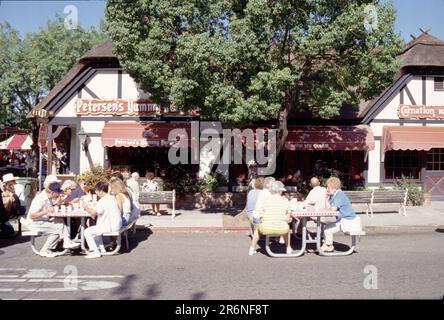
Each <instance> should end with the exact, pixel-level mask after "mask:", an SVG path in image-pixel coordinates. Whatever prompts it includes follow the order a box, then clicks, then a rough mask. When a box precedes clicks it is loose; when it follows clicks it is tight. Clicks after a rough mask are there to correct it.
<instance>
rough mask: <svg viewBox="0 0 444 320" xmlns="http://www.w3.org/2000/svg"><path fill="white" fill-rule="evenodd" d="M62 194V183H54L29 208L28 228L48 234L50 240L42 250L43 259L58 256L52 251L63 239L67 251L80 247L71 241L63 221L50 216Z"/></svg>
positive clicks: (37, 196) (36, 197)
mask: <svg viewBox="0 0 444 320" xmlns="http://www.w3.org/2000/svg"><path fill="white" fill-rule="evenodd" d="M62 192H63V191H62V189H61V188H60V183H58V182H52V183H50V184H49V185H48V186H47V187H46V188H45V189H44V190H43V191H42V192H40V193H39V194H37V195H36V196H35V198H34V199H33V200H32V203H31V206H30V207H29V211H28V216H27V219H26V221H27V223H26V225H27V226H28V228H29V229H30V230H32V231H38V232H43V233H44V234H48V239H47V240H46V242H45V244H44V245H43V247H42V249H41V250H40V255H41V256H42V257H47V258H52V257H55V256H57V254H56V253H55V252H52V251H51V249H54V248H55V247H56V246H57V243H58V242H59V239H60V238H62V239H63V248H65V249H75V248H78V247H79V246H80V244H79V243H75V242H73V241H72V240H71V239H70V237H69V232H68V229H67V227H66V226H65V224H64V221H63V219H61V218H50V217H49V216H48V214H49V213H51V212H53V211H54V203H55V201H56V200H57V198H58V197H59V195H60V194H61V193H62Z"/></svg>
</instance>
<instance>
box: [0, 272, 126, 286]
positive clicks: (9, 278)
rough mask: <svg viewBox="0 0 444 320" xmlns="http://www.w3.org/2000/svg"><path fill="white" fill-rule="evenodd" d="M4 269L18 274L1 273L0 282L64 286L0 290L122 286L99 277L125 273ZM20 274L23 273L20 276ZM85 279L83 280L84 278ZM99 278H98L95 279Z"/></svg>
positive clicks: (111, 277) (108, 277) (119, 276)
mask: <svg viewBox="0 0 444 320" xmlns="http://www.w3.org/2000/svg"><path fill="white" fill-rule="evenodd" d="M0 270H3V271H16V273H19V275H17V274H0V283H2V282H5V283H10V284H12V283H41V284H43V283H58V284H59V286H60V284H62V287H46V288H26V287H18V288H0V292H64V291H82V290H83V291H90V290H104V289H111V288H115V287H118V286H120V283H117V282H113V281H105V280H99V279H122V278H125V276H123V275H104V274H101V275H77V274H76V275H75V276H70V275H56V274H57V271H56V270H51V269H25V268H0ZM64 272H65V271H64ZM20 274H23V275H21V276H20ZM82 279H83V280H82ZM95 279H97V280H95Z"/></svg>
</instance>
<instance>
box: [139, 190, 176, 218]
mask: <svg viewBox="0 0 444 320" xmlns="http://www.w3.org/2000/svg"><path fill="white" fill-rule="evenodd" d="M139 203H140V204H171V205H172V206H173V216H172V218H174V217H175V216H176V209H175V206H176V190H173V191H152V192H140V194H139Z"/></svg>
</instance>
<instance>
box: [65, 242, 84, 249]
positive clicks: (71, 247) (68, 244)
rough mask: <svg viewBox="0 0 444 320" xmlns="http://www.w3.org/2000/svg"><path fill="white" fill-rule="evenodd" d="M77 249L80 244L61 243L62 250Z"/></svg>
mask: <svg viewBox="0 0 444 320" xmlns="http://www.w3.org/2000/svg"><path fill="white" fill-rule="evenodd" d="M78 247H80V243H77V242H74V241H71V242H68V243H63V248H64V249H77V248H78Z"/></svg>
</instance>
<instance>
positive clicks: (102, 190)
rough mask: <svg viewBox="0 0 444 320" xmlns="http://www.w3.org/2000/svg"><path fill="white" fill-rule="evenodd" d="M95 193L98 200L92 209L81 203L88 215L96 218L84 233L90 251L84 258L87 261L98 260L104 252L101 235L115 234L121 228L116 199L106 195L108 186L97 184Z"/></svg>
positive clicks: (101, 183)
mask: <svg viewBox="0 0 444 320" xmlns="http://www.w3.org/2000/svg"><path fill="white" fill-rule="evenodd" d="M95 192H96V194H97V196H98V197H99V198H100V200H99V201H98V202H97V204H96V206H95V207H94V208H89V207H87V205H86V204H85V203H82V205H83V207H84V209H85V210H86V211H87V212H88V213H89V214H91V215H92V216H97V222H96V225H95V226H92V227H89V228H87V229H85V231H84V235H85V239H86V242H87V243H88V247H89V250H90V251H91V252H90V253H89V254H87V255H86V256H85V258H87V259H91V258H100V257H101V256H102V254H101V253H104V252H106V251H105V247H104V245H103V238H102V234H103V233H105V232H116V231H119V230H120V228H121V227H122V214H121V213H120V209H119V206H118V205H117V200H116V198H115V197H114V196H112V195H110V194H108V184H107V183H104V182H99V183H97V185H96V187H95Z"/></svg>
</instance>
